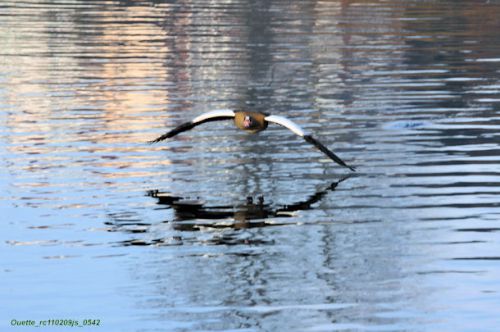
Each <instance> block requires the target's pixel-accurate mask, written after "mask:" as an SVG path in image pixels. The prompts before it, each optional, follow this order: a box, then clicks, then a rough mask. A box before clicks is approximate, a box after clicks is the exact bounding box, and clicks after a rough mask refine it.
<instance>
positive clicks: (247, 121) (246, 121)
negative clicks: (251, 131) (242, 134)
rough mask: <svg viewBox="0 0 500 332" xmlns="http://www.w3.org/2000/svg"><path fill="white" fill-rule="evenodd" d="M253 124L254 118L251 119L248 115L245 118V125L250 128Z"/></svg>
mask: <svg viewBox="0 0 500 332" xmlns="http://www.w3.org/2000/svg"><path fill="white" fill-rule="evenodd" d="M251 125H252V120H251V119H250V117H249V116H246V117H245V119H244V120H243V127H245V128H250V127H251Z"/></svg>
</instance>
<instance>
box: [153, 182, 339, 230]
mask: <svg viewBox="0 0 500 332" xmlns="http://www.w3.org/2000/svg"><path fill="white" fill-rule="evenodd" d="M348 178H349V176H346V177H344V178H342V179H340V180H338V181H336V182H333V183H332V184H330V185H329V186H328V187H327V188H325V189H322V190H319V191H317V192H316V193H314V194H313V195H311V196H309V197H307V199H305V200H302V201H299V202H295V203H292V204H286V205H282V206H271V205H270V204H266V203H264V196H259V197H258V201H257V202H255V201H254V199H253V198H252V197H247V198H246V202H245V204H240V205H237V206H232V205H218V206H207V205H206V204H205V202H203V201H200V200H190V199H184V198H182V197H179V196H174V195H171V194H169V193H165V192H160V191H158V190H152V191H150V192H149V193H148V195H149V196H151V197H154V198H157V199H158V204H162V205H167V206H169V207H171V208H172V209H173V210H174V211H175V215H176V218H175V220H174V221H176V222H182V223H176V224H175V225H174V227H175V228H176V229H183V230H193V229H195V228H199V227H201V226H205V227H234V228H249V227H264V226H271V225H274V226H276V225H281V223H277V222H276V221H275V220H273V221H271V222H270V221H267V220H266V219H268V218H286V217H293V216H294V215H295V213H296V212H299V211H305V210H311V209H313V205H314V204H316V203H318V202H320V201H321V200H322V199H323V198H324V197H325V196H326V195H327V194H328V193H329V192H332V191H335V189H337V186H338V185H339V184H340V183H341V182H343V181H344V180H347V179H348ZM228 218H230V219H233V220H234V221H235V222H234V223H227V219H228ZM190 220H195V222H193V223H191V222H188V221H190ZM207 220H220V221H222V223H219V224H218V223H217V222H215V223H214V222H210V221H207ZM254 220H260V221H254Z"/></svg>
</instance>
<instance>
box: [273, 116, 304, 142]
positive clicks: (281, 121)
mask: <svg viewBox="0 0 500 332" xmlns="http://www.w3.org/2000/svg"><path fill="white" fill-rule="evenodd" d="M265 120H266V121H268V122H274V123H277V124H279V125H281V126H283V127H286V128H288V129H290V130H291V131H293V132H294V133H295V134H297V135H299V136H300V137H304V136H305V135H306V133H305V132H304V130H302V128H300V127H299V126H298V125H296V124H295V123H293V122H292V121H290V120H288V119H287V118H284V117H282V116H278V115H269V116H266V117H265Z"/></svg>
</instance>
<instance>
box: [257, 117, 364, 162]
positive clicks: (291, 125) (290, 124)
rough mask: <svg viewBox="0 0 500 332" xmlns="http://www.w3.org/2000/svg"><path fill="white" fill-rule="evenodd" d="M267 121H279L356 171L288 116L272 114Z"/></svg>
mask: <svg viewBox="0 0 500 332" xmlns="http://www.w3.org/2000/svg"><path fill="white" fill-rule="evenodd" d="M266 121H268V122H274V123H277V124H279V125H281V126H283V127H285V128H288V129H290V130H291V131H293V132H294V133H295V134H297V135H299V136H300V137H302V138H304V139H305V140H306V142H308V143H311V144H313V145H314V146H315V147H317V148H318V149H319V150H320V151H321V152H323V153H324V154H326V155H327V156H328V157H330V159H332V160H333V161H335V162H336V163H337V164H339V165H341V166H344V167H347V168H349V169H350V170H351V171H353V172H354V171H355V168H354V167H351V166H348V165H347V164H346V163H345V162H344V161H343V160H342V159H340V158H339V157H338V156H337V155H336V154H335V153H333V152H332V151H330V150H328V148H327V147H326V146H324V145H323V144H321V142H319V141H318V140H316V139H315V138H314V137H312V136H311V135H309V134H307V133H305V132H304V130H302V128H300V127H299V126H298V125H296V124H295V123H293V122H292V121H290V120H288V119H287V118H284V117H281V116H277V115H270V116H266Z"/></svg>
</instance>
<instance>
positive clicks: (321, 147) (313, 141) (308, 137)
mask: <svg viewBox="0 0 500 332" xmlns="http://www.w3.org/2000/svg"><path fill="white" fill-rule="evenodd" d="M303 137H304V139H305V140H306V141H307V142H308V143H311V144H313V145H314V146H315V147H317V148H318V149H319V150H320V151H321V152H323V153H324V154H326V155H327V156H328V157H330V158H331V159H332V160H333V161H334V162H336V163H337V164H339V165H341V166H344V167H347V168H349V169H350V170H351V171H353V172H355V171H356V169H355V168H354V167H351V166H349V165H347V164H346V163H345V162H344V161H343V160H342V159H340V158H339V157H337V155H336V154H335V153H333V152H332V151H330V150H328V148H327V147H326V146H324V145H323V144H321V143H320V142H319V141H318V140H316V139H315V138H314V137H312V136H311V135H304V136H303Z"/></svg>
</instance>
